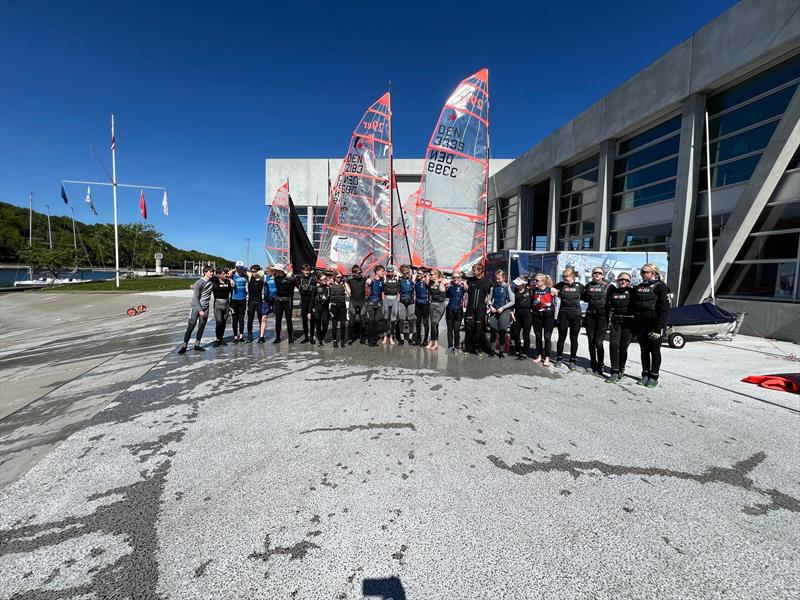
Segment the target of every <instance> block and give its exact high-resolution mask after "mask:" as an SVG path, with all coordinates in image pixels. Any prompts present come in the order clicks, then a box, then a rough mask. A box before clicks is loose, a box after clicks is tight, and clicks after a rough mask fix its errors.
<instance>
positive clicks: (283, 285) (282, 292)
mask: <svg viewBox="0 0 800 600" xmlns="http://www.w3.org/2000/svg"><path fill="white" fill-rule="evenodd" d="M296 283H297V281H296V280H295V279H294V277H287V276H285V275H284V276H283V277H276V278H275V288H276V289H277V295H278V297H279V298H291V297H292V296H294V288H295V284H296Z"/></svg>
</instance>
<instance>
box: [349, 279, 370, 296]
mask: <svg viewBox="0 0 800 600" xmlns="http://www.w3.org/2000/svg"><path fill="white" fill-rule="evenodd" d="M347 285H349V286H350V300H351V301H353V302H364V295H365V291H364V286H365V285H366V279H364V278H363V277H350V278H349V279H348V280H347Z"/></svg>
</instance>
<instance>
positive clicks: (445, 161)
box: [427, 150, 458, 177]
mask: <svg viewBox="0 0 800 600" xmlns="http://www.w3.org/2000/svg"><path fill="white" fill-rule="evenodd" d="M454 158H455V157H454V156H453V155H452V154H449V153H447V152H443V151H441V150H431V154H430V156H429V157H428V167H427V169H428V172H429V173H436V174H437V175H445V176H449V177H458V168H457V167H454V166H453V159H454Z"/></svg>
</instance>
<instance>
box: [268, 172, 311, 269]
mask: <svg viewBox="0 0 800 600" xmlns="http://www.w3.org/2000/svg"><path fill="white" fill-rule="evenodd" d="M264 250H265V251H266V253H267V266H270V265H276V264H284V265H286V268H287V269H288V272H289V273H291V272H293V270H294V269H298V270H299V269H300V267H301V266H302V265H303V264H305V263H308V264H310V265H313V264H314V263H315V262H316V260H317V256H316V253H315V252H314V246H313V245H312V244H311V241H310V240H309V239H308V236H307V235H306V233H305V230H304V229H303V224H302V223H301V222H300V217H299V216H298V214H297V210H296V209H295V207H294V202H292V197H291V195H290V194H289V182H288V181H287V182H286V183H284V184H283V185H282V186H281V187H280V188H278V191H277V192H276V193H275V198H274V199H273V200H272V204H271V205H270V207H269V214H268V215H267V228H266V235H265V238H264Z"/></svg>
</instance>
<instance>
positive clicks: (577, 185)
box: [561, 169, 599, 195]
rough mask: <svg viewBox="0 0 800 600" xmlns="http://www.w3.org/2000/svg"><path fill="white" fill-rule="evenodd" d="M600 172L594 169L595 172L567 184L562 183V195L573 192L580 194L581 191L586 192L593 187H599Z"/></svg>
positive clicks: (585, 174) (584, 174)
mask: <svg viewBox="0 0 800 600" xmlns="http://www.w3.org/2000/svg"><path fill="white" fill-rule="evenodd" d="M598 172H599V170H598V169H594V170H593V171H589V172H588V173H583V174H582V175H579V176H578V177H576V178H575V179H571V180H569V181H567V182H565V183H562V184H561V194H562V195H564V194H569V193H571V192H580V191H581V190H585V189H586V188H589V187H592V186H593V185H597V179H598Z"/></svg>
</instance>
